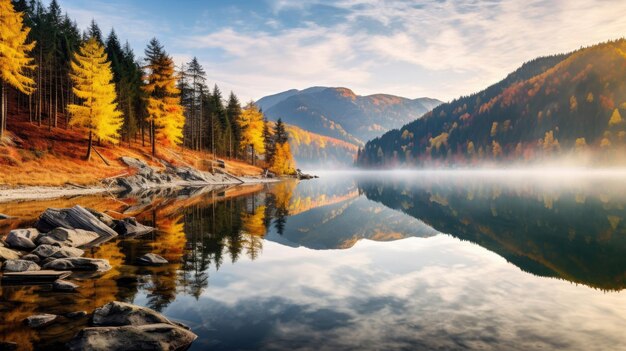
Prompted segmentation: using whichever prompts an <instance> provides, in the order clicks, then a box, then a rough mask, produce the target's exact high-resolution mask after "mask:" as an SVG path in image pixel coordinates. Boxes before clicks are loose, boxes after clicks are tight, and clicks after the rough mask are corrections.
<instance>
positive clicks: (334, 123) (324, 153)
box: [256, 86, 441, 167]
mask: <svg viewBox="0 0 626 351" xmlns="http://www.w3.org/2000/svg"><path fill="white" fill-rule="evenodd" d="M256 104H257V105H258V106H259V107H260V108H261V109H262V110H263V113H264V114H265V115H266V116H267V117H268V119H269V120H270V121H276V120H278V118H281V119H282V120H283V121H284V122H285V123H286V124H288V125H290V126H292V128H290V129H289V131H290V133H291V135H292V140H293V142H292V145H291V146H292V151H293V152H294V157H295V159H296V162H297V163H298V164H301V165H304V166H305V167H307V166H312V165H314V164H315V165H318V166H321V167H324V166H333V167H335V166H338V165H343V166H352V164H353V163H354V160H355V158H356V154H357V150H358V147H360V146H363V145H364V142H365V141H366V140H368V139H370V138H373V137H376V136H380V135H382V134H383V133H385V132H386V131H388V130H390V129H393V128H397V127H399V126H401V125H403V124H405V123H407V122H409V121H412V120H414V119H417V118H419V117H420V116H422V115H423V114H424V113H426V112H428V111H430V110H431V109H433V108H434V107H435V106H437V105H439V104H441V101H439V100H437V99H432V98H418V99H408V98H404V97H399V96H394V95H390V94H374V95H368V96H360V95H356V94H355V93H354V92H353V91H352V90H350V89H348V88H341V87H339V88H329V87H319V86H318V87H310V88H307V89H303V90H297V89H291V90H287V91H284V92H281V93H278V94H274V95H269V96H266V97H264V98H262V99H260V100H258V101H257V102H256Z"/></svg>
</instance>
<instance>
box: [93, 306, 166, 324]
mask: <svg viewBox="0 0 626 351" xmlns="http://www.w3.org/2000/svg"><path fill="white" fill-rule="evenodd" d="M155 323H167V324H172V322H171V321H170V320H169V319H167V318H165V317H164V316H163V315H162V314H160V313H158V312H157V311H155V310H153V309H150V308H147V307H141V306H137V305H132V304H129V303H126V302H120V301H113V302H109V303H107V304H106V305H104V306H102V307H100V308H97V309H96V310H95V311H94V312H93V320H92V324H93V325H94V326H122V325H145V324H155Z"/></svg>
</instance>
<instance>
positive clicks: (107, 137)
mask: <svg viewBox="0 0 626 351" xmlns="http://www.w3.org/2000/svg"><path fill="white" fill-rule="evenodd" d="M71 68H72V70H71V72H70V76H71V78H72V81H73V82H74V89H73V90H74V94H76V96H77V97H78V98H79V99H81V100H82V103H81V104H70V105H69V106H68V112H69V113H70V115H71V116H72V118H71V120H70V125H73V126H80V127H84V128H86V129H87V131H88V132H89V144H88V147H87V156H86V159H87V160H89V158H90V157H91V148H92V140H93V136H94V135H95V137H97V138H99V139H100V140H103V141H110V142H113V143H116V142H117V140H118V138H119V130H120V128H121V127H122V123H123V120H122V118H121V117H120V116H121V115H122V113H121V112H120V111H118V110H117V103H116V102H115V100H116V98H117V96H116V94H115V84H114V83H113V82H112V80H113V73H112V72H111V63H110V62H109V61H108V60H107V55H106V53H105V52H104V47H103V46H102V45H101V44H100V43H98V41H97V40H96V39H95V38H90V39H89V40H88V41H87V42H86V43H85V44H83V46H81V47H80V49H79V51H78V52H77V53H75V54H74V61H73V62H72V63H71Z"/></svg>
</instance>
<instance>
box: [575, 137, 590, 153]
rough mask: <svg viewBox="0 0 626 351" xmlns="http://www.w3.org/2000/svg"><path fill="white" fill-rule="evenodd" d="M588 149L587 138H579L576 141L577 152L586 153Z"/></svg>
mask: <svg viewBox="0 0 626 351" xmlns="http://www.w3.org/2000/svg"><path fill="white" fill-rule="evenodd" d="M585 149H587V140H585V138H577V139H576V151H577V152H580V151H584V150H585Z"/></svg>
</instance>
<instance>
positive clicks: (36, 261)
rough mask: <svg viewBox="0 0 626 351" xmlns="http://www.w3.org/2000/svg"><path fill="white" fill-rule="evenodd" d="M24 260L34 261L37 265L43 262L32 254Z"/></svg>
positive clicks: (23, 257) (24, 257)
mask: <svg viewBox="0 0 626 351" xmlns="http://www.w3.org/2000/svg"><path fill="white" fill-rule="evenodd" d="M22 259H23V260H26V261H33V262H35V263H39V262H41V258H39V256H37V255H35V254H32V253H31V254H28V255H24V256H22Z"/></svg>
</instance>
